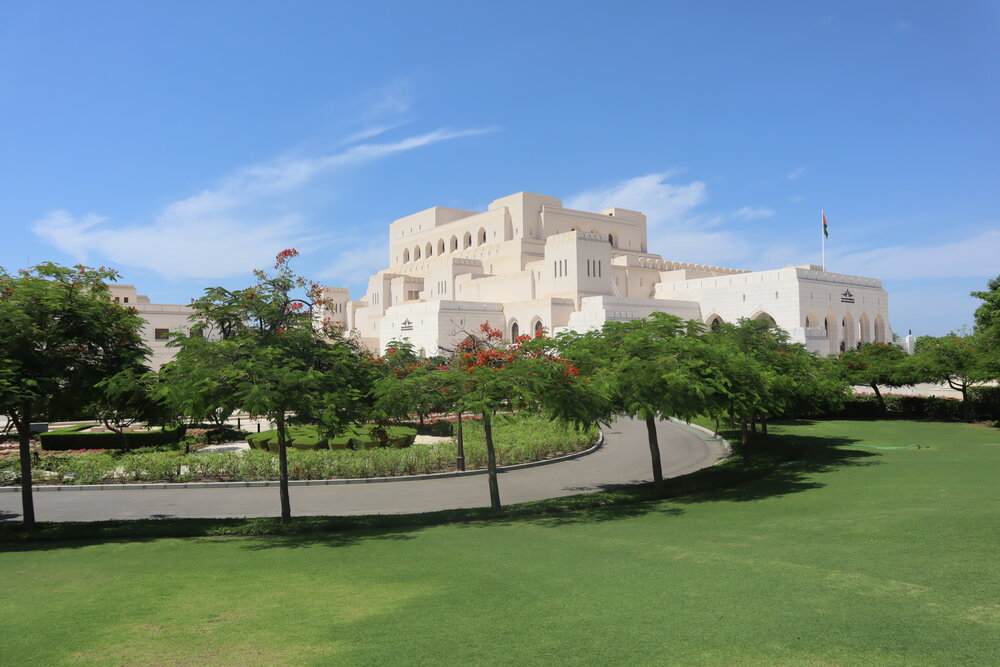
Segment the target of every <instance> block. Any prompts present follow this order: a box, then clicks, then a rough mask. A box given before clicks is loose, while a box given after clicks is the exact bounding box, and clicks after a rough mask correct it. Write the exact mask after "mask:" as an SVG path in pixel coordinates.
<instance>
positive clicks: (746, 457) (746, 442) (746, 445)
mask: <svg viewBox="0 0 1000 667" xmlns="http://www.w3.org/2000/svg"><path fill="white" fill-rule="evenodd" d="M740 444H741V445H742V449H743V456H742V459H743V465H745V466H747V465H750V434H749V432H748V429H747V423H746V420H743V419H741V420H740Z"/></svg>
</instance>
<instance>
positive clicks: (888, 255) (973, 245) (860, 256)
mask: <svg viewBox="0 0 1000 667" xmlns="http://www.w3.org/2000/svg"><path fill="white" fill-rule="evenodd" d="M828 252H829V248H828ZM997 258H1000V229H991V230H987V231H985V232H983V233H981V234H979V235H977V236H973V237H971V238H967V239H962V240H959V241H952V242H951V243H941V244H937V245H928V246H906V245H897V246H888V247H885V248H875V249H873V250H862V251H857V252H847V253H839V254H833V255H832V256H831V258H830V261H828V262H827V267H828V268H829V269H830V270H831V271H836V272H838V273H850V274H855V275H861V276H876V277H878V278H882V279H885V280H898V279H905V278H956V277H968V276H995V275H996V274H997V272H998V271H1000V260H998V259H997Z"/></svg>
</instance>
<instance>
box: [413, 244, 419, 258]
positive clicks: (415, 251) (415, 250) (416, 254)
mask: <svg viewBox="0 0 1000 667" xmlns="http://www.w3.org/2000/svg"><path fill="white" fill-rule="evenodd" d="M418 259H420V246H417V247H416V248H414V249H413V261H417V260H418Z"/></svg>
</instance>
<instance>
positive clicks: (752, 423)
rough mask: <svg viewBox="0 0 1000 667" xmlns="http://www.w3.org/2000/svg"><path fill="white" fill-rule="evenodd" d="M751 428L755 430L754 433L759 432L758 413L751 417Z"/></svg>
mask: <svg viewBox="0 0 1000 667" xmlns="http://www.w3.org/2000/svg"><path fill="white" fill-rule="evenodd" d="M750 430H751V431H753V432H754V433H756V432H757V415H756V414H754V416H753V417H751V418H750Z"/></svg>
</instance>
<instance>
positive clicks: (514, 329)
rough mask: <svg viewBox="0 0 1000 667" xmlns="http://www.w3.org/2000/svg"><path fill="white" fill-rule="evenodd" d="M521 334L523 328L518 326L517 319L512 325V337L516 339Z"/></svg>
mask: <svg viewBox="0 0 1000 667" xmlns="http://www.w3.org/2000/svg"><path fill="white" fill-rule="evenodd" d="M520 335H521V328H520V327H519V326H517V322H516V321H515V322H514V323H513V324H511V325H510V339H511V340H514V339H516V338H517V337H518V336H520Z"/></svg>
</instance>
